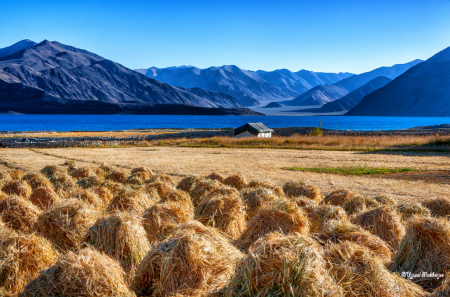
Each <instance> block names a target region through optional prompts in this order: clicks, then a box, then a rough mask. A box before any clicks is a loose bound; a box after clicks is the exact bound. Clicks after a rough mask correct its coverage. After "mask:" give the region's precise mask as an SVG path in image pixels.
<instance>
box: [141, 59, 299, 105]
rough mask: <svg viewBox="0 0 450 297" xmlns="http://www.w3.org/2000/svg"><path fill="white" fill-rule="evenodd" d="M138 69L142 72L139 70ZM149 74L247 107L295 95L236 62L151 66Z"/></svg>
mask: <svg viewBox="0 0 450 297" xmlns="http://www.w3.org/2000/svg"><path fill="white" fill-rule="evenodd" d="M139 71H142V69H140V70H139ZM145 74H146V75H147V76H149V77H151V78H154V79H157V80H159V81H162V82H165V83H168V84H170V85H174V86H182V87H187V88H193V87H199V88H203V89H207V90H211V91H215V92H222V93H225V94H228V95H231V96H233V97H235V98H237V99H238V100H239V102H240V103H241V104H243V105H245V106H259V105H260V102H259V100H274V101H276V100H282V99H286V98H293V97H295V96H296V94H289V93H288V94H286V93H285V92H283V91H282V90H281V89H280V88H279V87H276V86H273V85H271V84H269V83H268V82H266V81H265V80H264V79H262V78H261V77H260V76H259V75H257V74H256V73H254V72H252V71H247V70H243V69H241V68H239V67H237V66H234V65H226V66H222V67H210V68H207V69H199V68H196V67H192V66H181V67H168V68H156V67H152V68H149V69H148V71H147V72H146V73H145Z"/></svg>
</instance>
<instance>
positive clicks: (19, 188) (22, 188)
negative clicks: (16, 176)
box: [2, 180, 33, 198]
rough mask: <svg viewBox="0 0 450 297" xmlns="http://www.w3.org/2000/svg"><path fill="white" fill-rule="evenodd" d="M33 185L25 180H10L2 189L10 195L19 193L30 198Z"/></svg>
mask: <svg viewBox="0 0 450 297" xmlns="http://www.w3.org/2000/svg"><path fill="white" fill-rule="evenodd" d="M32 190H33V189H32V188H31V186H30V185H29V184H28V182H26V181H24V180H16V181H10V182H8V183H6V184H5V185H4V186H3V188H2V191H3V192H5V193H6V194H8V195H17V196H19V197H22V198H28V197H30V195H31V192H32Z"/></svg>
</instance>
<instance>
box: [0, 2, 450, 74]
mask: <svg viewBox="0 0 450 297" xmlns="http://www.w3.org/2000/svg"><path fill="white" fill-rule="evenodd" d="M26 38H28V39H31V40H34V41H36V42H39V41H42V40H44V39H48V40H57V41H59V42H62V43H65V44H70V45H73V46H75V47H79V48H83V49H87V50H89V51H92V52H95V53H97V54H100V55H102V56H104V57H105V58H108V59H110V60H113V61H115V62H118V63H121V64H123V65H124V66H126V67H129V68H132V69H135V68H147V67H150V66H157V67H167V66H175V65H176V66H178V65H194V66H197V67H200V68H206V67H209V66H221V65H229V64H233V65H237V66H239V67H241V68H244V69H249V70H258V69H263V70H274V69H280V68H287V69H290V70H293V71H297V70H300V69H308V70H314V71H326V72H340V71H342V72H353V73H361V72H365V71H369V70H372V69H374V68H377V67H380V66H390V65H393V64H396V63H405V62H408V61H411V60H414V59H417V58H419V59H427V58H429V57H430V56H432V55H433V54H435V53H437V52H438V51H440V50H442V49H444V48H446V47H449V46H450V0H432V1H430V0H428V1H425V0H408V1H406V0H405V1H403V0H390V1H384V0H379V1H369V0H359V1H346V0H340V1H327V0H320V1H318V0H315V1H313V0H311V1H288V0H277V1H265V0H237V1H234V0H226V1H224V0H209V1H196V0H183V1H178V0H164V1H163V0H161V1H149V0H147V1H138V0H133V1H125V0H124V1H114V0H108V1H93V0H91V1H84V0H64V1H39V0H33V1H28V0H23V1H19V0H0V48H1V47H5V46H8V45H11V44H13V43H15V42H17V41H19V40H22V39H26Z"/></svg>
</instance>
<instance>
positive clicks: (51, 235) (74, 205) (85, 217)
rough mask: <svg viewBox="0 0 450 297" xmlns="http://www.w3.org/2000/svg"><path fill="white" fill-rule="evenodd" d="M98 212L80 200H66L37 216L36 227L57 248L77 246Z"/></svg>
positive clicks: (98, 214)
mask: <svg viewBox="0 0 450 297" xmlns="http://www.w3.org/2000/svg"><path fill="white" fill-rule="evenodd" d="M99 217H100V213H99V212H98V211H97V210H95V209H94V208H92V206H90V205H89V204H87V203H85V202H83V201H80V200H75V199H71V200H66V201H63V202H61V203H59V204H57V205H55V206H54V207H53V208H52V209H51V210H50V211H47V212H46V213H43V214H41V215H40V216H39V219H38V221H37V224H36V229H37V231H38V232H39V233H41V234H42V235H43V236H44V237H46V238H48V239H49V240H50V241H51V242H53V244H55V245H56V246H57V247H58V248H59V249H61V250H64V251H67V250H70V249H74V248H77V247H78V246H79V244H80V243H81V241H82V240H83V237H84V236H85V234H86V232H87V230H88V229H89V228H90V227H92V225H94V223H95V221H96V220H97V219H98V218H99Z"/></svg>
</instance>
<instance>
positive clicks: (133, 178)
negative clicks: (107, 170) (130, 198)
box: [127, 172, 151, 185]
mask: <svg viewBox="0 0 450 297" xmlns="http://www.w3.org/2000/svg"><path fill="white" fill-rule="evenodd" d="M150 178H151V176H150V174H148V173H147V172H135V173H132V174H131V175H130V176H129V177H128V179H127V184H131V185H142V184H144V183H145V182H146V181H147V180H149V179H150Z"/></svg>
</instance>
